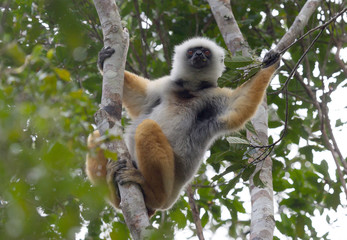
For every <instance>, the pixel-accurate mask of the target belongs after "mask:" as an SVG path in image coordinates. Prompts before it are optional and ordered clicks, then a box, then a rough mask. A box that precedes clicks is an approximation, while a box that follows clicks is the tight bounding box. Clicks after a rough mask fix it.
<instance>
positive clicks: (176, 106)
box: [153, 90, 218, 128]
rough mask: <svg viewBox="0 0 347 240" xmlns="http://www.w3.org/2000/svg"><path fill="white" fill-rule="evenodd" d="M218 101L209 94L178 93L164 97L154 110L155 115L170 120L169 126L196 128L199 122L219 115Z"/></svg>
mask: <svg viewBox="0 0 347 240" xmlns="http://www.w3.org/2000/svg"><path fill="white" fill-rule="evenodd" d="M215 104H216V101H214V99H213V98H212V97H209V94H208V93H206V94H205V95H203V94H201V93H194V92H189V91H186V90H184V91H177V92H171V93H170V94H168V95H166V96H165V97H163V99H161V100H160V104H158V105H157V106H156V108H155V109H154V110H153V114H154V115H158V114H160V115H161V117H159V116H158V120H159V119H161V118H162V117H163V118H165V119H166V120H167V119H168V120H169V121H168V122H169V124H171V126H172V127H174V125H175V123H177V125H180V126H182V121H183V122H185V123H186V124H184V125H183V126H186V127H189V128H191V127H194V126H196V125H197V124H199V122H204V121H206V120H209V119H212V118H214V117H215V116H216V115H217V108H218V107H217V106H215Z"/></svg>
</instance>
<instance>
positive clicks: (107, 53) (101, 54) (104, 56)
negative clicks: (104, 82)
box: [98, 47, 115, 71]
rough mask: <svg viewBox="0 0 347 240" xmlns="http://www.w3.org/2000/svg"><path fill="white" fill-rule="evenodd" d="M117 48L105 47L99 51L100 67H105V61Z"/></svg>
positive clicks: (101, 68)
mask: <svg viewBox="0 0 347 240" xmlns="http://www.w3.org/2000/svg"><path fill="white" fill-rule="evenodd" d="M114 52H115V50H114V49H113V48H111V47H104V48H102V49H101V51H100V52H99V56H98V67H99V69H100V70H101V71H102V70H103V69H104V62H105V60H106V59H107V58H109V57H111V56H112V54H113V53H114Z"/></svg>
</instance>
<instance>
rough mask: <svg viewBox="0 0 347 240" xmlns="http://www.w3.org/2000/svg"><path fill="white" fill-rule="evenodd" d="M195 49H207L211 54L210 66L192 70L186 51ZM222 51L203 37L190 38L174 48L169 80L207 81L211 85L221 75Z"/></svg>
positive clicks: (222, 68)
mask: <svg viewBox="0 0 347 240" xmlns="http://www.w3.org/2000/svg"><path fill="white" fill-rule="evenodd" d="M195 47H204V48H208V49H209V50H210V51H211V53H212V56H211V59H210V60H211V61H210V64H209V65H208V66H207V67H205V68H202V69H195V68H192V67H191V66H190V65H189V64H188V62H187V56H186V53H187V50H188V49H190V48H195ZM224 53H225V51H224V49H223V48H221V47H220V46H218V45H217V44H216V43H215V42H214V41H212V40H211V39H208V38H205V37H195V38H191V39H189V40H187V41H185V42H183V43H181V44H180V45H177V46H176V47H175V53H174V57H173V64H172V70H171V75H170V76H171V79H172V80H177V79H184V80H186V81H208V82H211V83H212V84H215V83H216V82H217V79H218V78H219V77H220V76H221V75H222V73H223V71H224V69H225V66H224Z"/></svg>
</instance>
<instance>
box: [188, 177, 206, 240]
mask: <svg viewBox="0 0 347 240" xmlns="http://www.w3.org/2000/svg"><path fill="white" fill-rule="evenodd" d="M186 192H187V195H188V199H189V206H190V209H191V211H192V214H193V219H194V223H195V226H196V235H197V236H198V238H199V240H205V238H204V233H203V231H202V225H201V220H200V216H199V209H198V207H197V206H196V203H195V199H194V191H193V189H192V185H191V184H189V185H188V188H187V191H186Z"/></svg>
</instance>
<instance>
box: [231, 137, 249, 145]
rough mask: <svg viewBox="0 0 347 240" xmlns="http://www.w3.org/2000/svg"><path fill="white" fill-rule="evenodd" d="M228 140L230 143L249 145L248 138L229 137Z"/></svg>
mask: <svg viewBox="0 0 347 240" xmlns="http://www.w3.org/2000/svg"><path fill="white" fill-rule="evenodd" d="M227 141H228V142H229V143H230V144H246V145H249V142H248V140H246V139H242V138H239V137H227Z"/></svg>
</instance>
